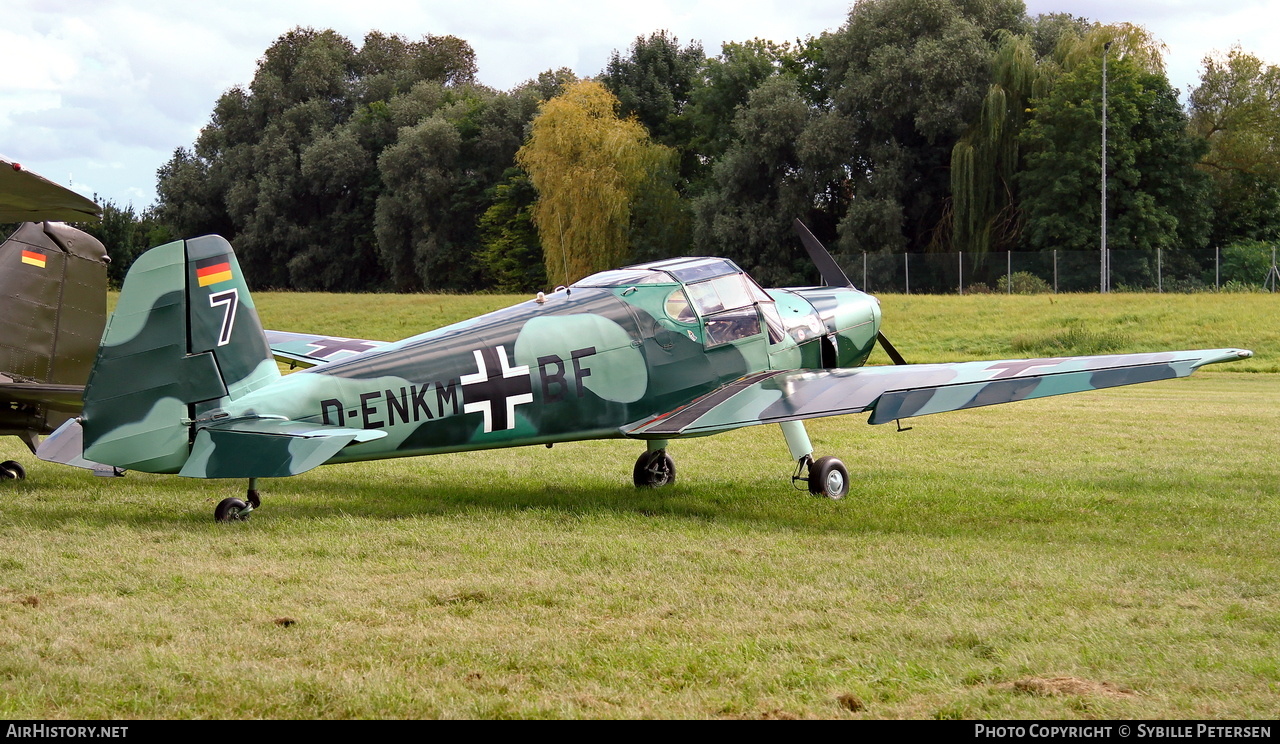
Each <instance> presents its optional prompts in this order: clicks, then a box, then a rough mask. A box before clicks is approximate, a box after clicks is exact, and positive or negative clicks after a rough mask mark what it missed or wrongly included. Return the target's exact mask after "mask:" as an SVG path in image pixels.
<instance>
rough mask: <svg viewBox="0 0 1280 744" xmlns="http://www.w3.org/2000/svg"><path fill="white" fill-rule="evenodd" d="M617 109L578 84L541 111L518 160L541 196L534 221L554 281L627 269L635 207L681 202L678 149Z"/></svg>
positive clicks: (599, 90) (601, 93)
mask: <svg viewBox="0 0 1280 744" xmlns="http://www.w3.org/2000/svg"><path fill="white" fill-rule="evenodd" d="M617 111H618V99H617V98H616V97H614V95H613V94H612V93H610V92H609V91H608V90H607V89H605V87H604V86H603V85H601V84H600V83H597V82H594V81H584V82H580V83H576V84H574V85H572V86H570V87H569V88H567V89H566V90H565V92H564V93H563V94H561V95H559V96H557V97H555V98H553V99H551V100H549V101H547V102H546V103H544V104H543V105H542V108H541V111H540V112H539V114H538V116H537V117H536V118H535V119H534V120H533V126H532V134H531V135H530V137H529V141H528V142H526V143H525V145H524V147H522V148H520V151H519V152H518V153H517V154H516V162H517V163H518V164H519V165H520V167H521V168H523V169H524V170H525V171H526V172H527V173H528V174H529V178H530V180H532V181H533V185H534V188H536V189H537V191H538V201H537V202H536V203H535V204H534V207H533V221H534V224H535V225H537V227H538V234H539V236H540V237H541V240H542V248H543V257H544V261H545V263H546V267H547V277H548V279H549V280H550V281H552V282H555V283H558V284H569V283H570V282H573V281H576V280H578V279H581V278H582V277H584V276H586V275H588V274H591V273H594V272H596V271H600V270H602V269H607V268H613V267H616V266H618V265H620V264H622V263H624V262H625V261H626V260H627V259H628V258H629V257H630V254H631V246H632V242H633V240H632V239H633V235H632V227H633V222H634V219H633V215H634V214H635V212H636V210H637V208H638V207H641V206H645V205H653V204H654V203H671V202H674V201H675V200H676V199H677V198H678V197H677V196H676V192H675V189H674V188H673V187H672V186H671V184H672V183H673V182H674V179H675V175H676V168H677V161H676V153H675V151H674V150H672V149H671V148H668V147H664V146H662V145H659V144H656V143H654V142H652V141H651V140H650V139H649V134H648V132H646V131H645V128H644V127H643V126H642V125H641V124H640V123H639V122H637V121H636V120H635V119H621V118H619V117H618V114H617ZM646 211H649V210H646Z"/></svg>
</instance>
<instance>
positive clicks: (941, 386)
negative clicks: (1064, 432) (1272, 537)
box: [623, 349, 1253, 439]
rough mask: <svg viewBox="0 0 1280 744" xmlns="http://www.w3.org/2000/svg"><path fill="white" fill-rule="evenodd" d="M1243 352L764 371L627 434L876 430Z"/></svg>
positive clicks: (1170, 371) (1132, 379) (1140, 378)
mask: <svg viewBox="0 0 1280 744" xmlns="http://www.w3.org/2000/svg"><path fill="white" fill-rule="evenodd" d="M1250 356H1253V352H1251V351H1246V350H1243V349H1208V350H1201V351H1169V352H1158V353H1152V354H1112V355H1107V356H1090V357H1058V358H1052V359H1008V360H1002V361H996V362H960V363H956V364H907V365H894V366H884V367H859V368H856V369H836V370H821V371H773V372H761V373H759V374H757V375H753V376H748V377H744V378H742V379H741V380H737V381H735V382H732V383H729V384H728V385H725V386H723V387H721V388H719V389H718V390H715V391H712V392H711V393H708V394H707V395H705V396H703V397H701V398H699V399H698V400H696V401H694V402H693V403H691V404H689V405H688V406H685V407H684V408H681V409H678V410H675V411H671V412H669V413H667V414H665V415H662V416H658V417H655V418H651V419H646V420H643V421H638V422H636V423H635V424H633V425H631V426H629V427H625V428H624V429H623V433H624V434H626V435H628V436H633V437H641V438H645V439H656V438H671V437H679V436H703V435H707V434H715V433H717V432H721V431H728V430H730V429H737V428H740V427H743V426H754V425H757V424H771V423H782V422H784V421H797V420H801V419H808V418H819V417H823V416H839V415H842V414H848V413H861V412H865V411H872V414H871V417H870V419H868V423H872V424H883V423H887V422H889V421H893V420H895V419H902V418H910V417H913V416H924V415H926V414H930V413H942V412H944V411H959V410H963V409H966V408H978V407H981V406H990V405H995V404H998V403H1012V402H1014V401H1019V400H1031V399H1033V398H1044V397H1048V396H1051V395H1064V394H1066V393H1078V392H1084V391H1087V390H1100V389H1103V388H1109V387H1117V386H1119V385H1132V384H1135V383H1139V382H1152V381H1154V380H1164V379H1169V378H1174V377H1186V376H1187V375H1189V374H1191V373H1192V372H1193V371H1195V370H1196V369H1198V368H1199V367H1201V366H1203V365H1206V364H1214V363H1217V362H1229V361H1234V360H1237V359H1246V358H1248V357H1250Z"/></svg>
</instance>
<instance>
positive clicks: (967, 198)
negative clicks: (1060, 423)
mask: <svg viewBox="0 0 1280 744" xmlns="http://www.w3.org/2000/svg"><path fill="white" fill-rule="evenodd" d="M998 39H999V41H998V43H997V46H996V52H995V58H994V64H993V68H992V83H991V86H990V87H989V88H988V89H987V94H986V96H984V97H983V99H982V107H981V109H980V110H979V113H978V120H977V121H976V122H975V123H974V124H973V125H971V126H970V127H969V129H968V130H966V131H965V133H964V135H962V136H961V137H960V139H959V140H957V141H956V144H955V146H954V147H953V148H952V149H951V196H952V224H953V226H954V230H953V233H952V241H953V243H954V245H955V247H956V248H957V249H959V250H961V251H966V252H972V253H986V252H987V251H990V250H992V249H993V248H1004V249H1007V248H1008V247H1009V246H1010V245H1012V243H1014V242H1016V240H1017V238H1018V233H1019V228H1020V222H1021V220H1020V218H1019V214H1018V210H1017V204H1016V198H1015V194H1014V174H1016V173H1017V172H1018V170H1019V168H1020V167H1021V165H1022V163H1021V157H1020V155H1021V149H1020V146H1019V141H1018V135H1019V134H1020V133H1021V132H1022V128H1023V126H1024V125H1025V124H1026V119H1027V112H1028V111H1029V109H1028V102H1029V101H1030V100H1031V99H1032V98H1033V97H1035V96H1038V95H1041V94H1042V93H1043V92H1044V88H1045V87H1046V86H1045V81H1046V78H1047V76H1046V74H1045V72H1044V70H1042V69H1041V67H1040V65H1039V64H1038V62H1037V60H1036V55H1035V52H1034V51H1033V50H1032V47H1031V40H1030V39H1029V38H1028V37H1026V36H1018V35H1014V34H1012V33H1009V32H1007V31H999V32H998Z"/></svg>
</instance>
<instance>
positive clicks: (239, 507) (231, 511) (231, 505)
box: [213, 498, 249, 522]
mask: <svg viewBox="0 0 1280 744" xmlns="http://www.w3.org/2000/svg"><path fill="white" fill-rule="evenodd" d="M248 507H249V505H248V504H246V503H244V502H243V501H241V500H240V499H237V498H229V499H223V500H222V501H219V502H218V506H217V508H215V509H214V510H213V518H214V519H215V520H217V521H219V522H238V521H241V520H244V519H248V518H249V515H247V514H246V515H245V516H243V517H242V516H240V512H242V511H244V510H245V509H247V508H248Z"/></svg>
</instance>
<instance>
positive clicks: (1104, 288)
mask: <svg viewBox="0 0 1280 744" xmlns="http://www.w3.org/2000/svg"><path fill="white" fill-rule="evenodd" d="M1110 48H1111V42H1109V41H1108V42H1107V43H1105V44H1103V45H1102V251H1101V252H1102V256H1101V258H1100V261H1101V270H1100V272H1099V279H1098V287H1099V291H1100V292H1104V293H1105V292H1108V291H1110V289H1111V287H1110V284H1111V282H1110V278H1111V277H1110V276H1109V275H1110V274H1111V272H1110V270H1109V269H1110V268H1111V267H1110V266H1109V264H1110V261H1109V260H1108V258H1107V50H1108V49H1110Z"/></svg>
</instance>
